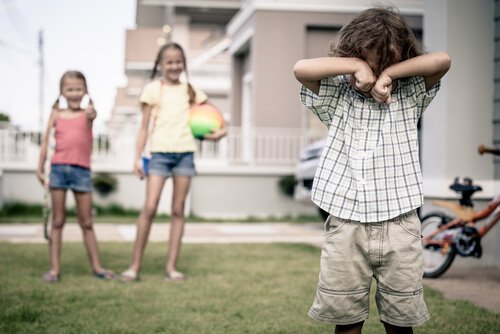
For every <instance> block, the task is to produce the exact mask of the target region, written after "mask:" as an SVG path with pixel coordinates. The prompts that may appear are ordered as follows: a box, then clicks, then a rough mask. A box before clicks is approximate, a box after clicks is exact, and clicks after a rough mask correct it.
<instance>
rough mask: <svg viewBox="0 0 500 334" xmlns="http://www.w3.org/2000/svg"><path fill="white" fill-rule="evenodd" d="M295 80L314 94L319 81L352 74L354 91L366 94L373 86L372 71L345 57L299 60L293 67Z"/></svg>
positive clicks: (361, 61) (364, 64) (357, 59)
mask: <svg viewBox="0 0 500 334" xmlns="http://www.w3.org/2000/svg"><path fill="white" fill-rule="evenodd" d="M293 72H294V74H295V77H296V78H297V80H298V81H299V82H300V83H302V84H303V85H304V86H306V87H307V88H309V89H310V90H311V91H313V92H314V93H316V94H318V93H319V87H320V82H321V79H323V78H327V77H335V76H338V75H342V74H352V75H353V76H354V78H355V80H356V82H355V87H354V88H356V89H358V90H360V91H362V92H368V91H370V89H371V88H372V87H373V85H374V84H375V81H376V78H375V75H374V74H373V71H372V69H371V68H370V66H369V65H368V63H366V62H365V61H364V60H362V59H359V58H346V57H322V58H312V59H302V60H299V61H298V62H297V63H296V64H295V66H294V67H293Z"/></svg>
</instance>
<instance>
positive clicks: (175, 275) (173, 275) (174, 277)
mask: <svg viewBox="0 0 500 334" xmlns="http://www.w3.org/2000/svg"><path fill="white" fill-rule="evenodd" d="M186 279H187V278H186V275H184V274H183V273H181V272H178V271H172V272H170V273H166V274H165V280H167V281H177V282H179V281H185V280H186Z"/></svg>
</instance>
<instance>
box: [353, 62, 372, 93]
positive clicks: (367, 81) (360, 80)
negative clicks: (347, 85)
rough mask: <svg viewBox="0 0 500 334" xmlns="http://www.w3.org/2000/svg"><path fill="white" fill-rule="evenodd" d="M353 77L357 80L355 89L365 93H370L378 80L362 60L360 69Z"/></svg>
mask: <svg viewBox="0 0 500 334" xmlns="http://www.w3.org/2000/svg"><path fill="white" fill-rule="evenodd" d="M353 77H354V79H355V82H354V88H356V89H357V90H359V91H361V92H364V93H368V92H369V91H370V90H371V89H372V87H373V85H375V82H376V80H377V78H376V77H375V75H374V74H373V71H372V69H371V67H370V66H369V65H368V63H367V62H365V61H364V60H360V62H359V66H358V69H357V70H356V71H355V72H354V73H353Z"/></svg>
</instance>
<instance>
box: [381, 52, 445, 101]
mask: <svg viewBox="0 0 500 334" xmlns="http://www.w3.org/2000/svg"><path fill="white" fill-rule="evenodd" d="M450 66H451V59H450V56H449V55H448V53H446V52H444V51H439V52H434V53H428V54H425V55H422V56H418V57H414V58H410V59H408V60H405V61H402V62H400V63H397V64H394V65H392V66H389V67H388V68H386V69H385V70H384V71H383V72H382V74H380V76H379V77H378V79H377V82H376V84H375V86H374V87H373V89H372V91H371V94H372V95H373V97H374V98H375V99H376V100H377V101H378V102H380V103H384V102H385V103H390V91H391V88H392V82H393V81H394V80H396V79H399V78H406V77H413V76H422V77H424V81H425V89H426V90H429V89H430V88H431V87H432V86H434V85H435V84H436V83H437V82H438V81H439V80H440V79H441V78H442V77H443V76H444V75H445V74H446V72H448V70H449V69H450Z"/></svg>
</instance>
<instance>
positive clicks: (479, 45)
mask: <svg viewBox="0 0 500 334" xmlns="http://www.w3.org/2000/svg"><path fill="white" fill-rule="evenodd" d="M493 13H494V2H493V1H491V0H477V1H470V0H425V1H424V46H425V48H426V50H427V51H428V52H433V51H438V50H445V51H447V52H448V53H449V54H450V55H451V58H452V65H451V69H450V71H449V72H448V74H447V75H446V76H445V78H444V79H443V80H442V83H441V84H442V86H441V91H440V92H439V93H438V96H437V97H436V98H435V99H434V101H433V103H432V104H431V105H430V107H429V108H428V109H427V110H426V112H425V113H424V117H423V124H422V147H421V149H422V154H421V156H422V169H423V174H424V192H425V195H426V196H446V195H449V194H451V193H450V192H449V191H448V190H447V188H448V185H449V184H451V182H452V180H453V178H454V177H455V176H470V177H472V178H473V179H475V180H477V182H478V183H479V182H481V185H483V187H485V188H486V189H485V192H483V193H484V195H491V194H488V191H489V189H490V188H492V186H493V182H492V179H493V164H492V160H491V157H484V156H479V155H478V153H477V147H478V146H479V145H480V144H482V143H484V144H489V143H491V141H492V133H493V132H492V131H493V125H492V118H493V87H494V85H493V48H494V41H493V33H494V21H493Z"/></svg>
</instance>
